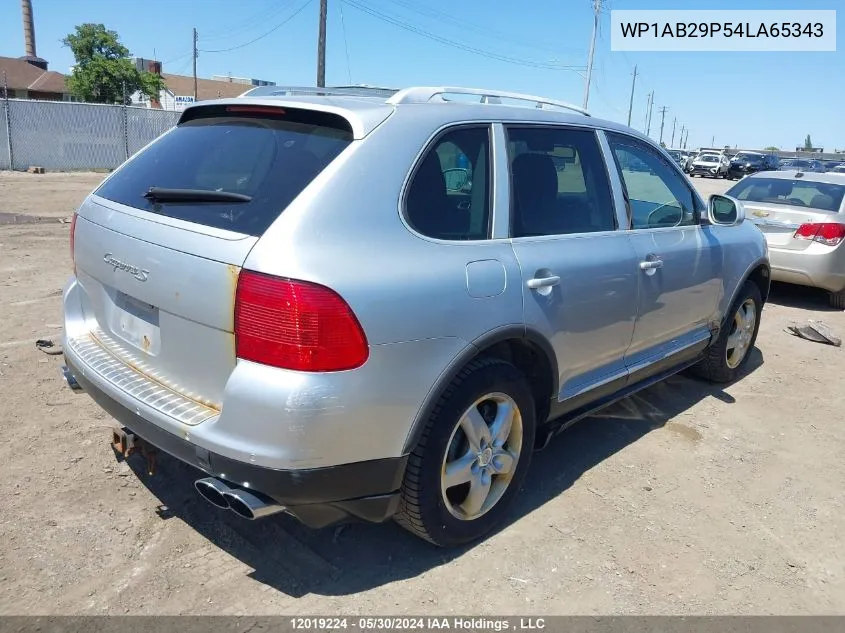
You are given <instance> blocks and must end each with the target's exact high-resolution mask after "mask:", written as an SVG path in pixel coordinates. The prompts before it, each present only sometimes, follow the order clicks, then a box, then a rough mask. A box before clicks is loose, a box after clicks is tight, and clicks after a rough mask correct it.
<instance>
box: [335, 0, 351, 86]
mask: <svg viewBox="0 0 845 633" xmlns="http://www.w3.org/2000/svg"><path fill="white" fill-rule="evenodd" d="M338 5H339V6H340V27H341V29H342V30H343V48H344V50H345V51H346V75H347V78H348V79H349V84H350V85H351V84H352V64H351V63H350V62H349V40H347V39H346V22H345V21H344V20H343V0H339V2H338Z"/></svg>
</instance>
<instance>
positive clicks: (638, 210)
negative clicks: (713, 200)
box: [607, 133, 700, 229]
mask: <svg viewBox="0 0 845 633" xmlns="http://www.w3.org/2000/svg"><path fill="white" fill-rule="evenodd" d="M607 139H608V142H609V143H610V147H611V149H612V150H613V154H614V157H615V158H616V163H617V166H618V168H619V173H620V175H621V177H622V184H623V187H624V188H625V191H626V194H627V197H628V205H629V214H630V216H631V228H633V229H653V228H661V227H672V226H690V225H694V224H697V223H698V218H697V214H698V212H699V211H700V209H699V208H698V204H697V201H696V198H695V196H694V195H693V193H692V189H690V187H689V185H688V184H687V182H686V179H685V178H684V176H682V175H681V174H680V173H678V171H677V170H676V169H675V168H674V167H672V166H671V165H670V163H669V160H668V159H667V158H665V157H663V156H661V154H660V153H659V152H658V151H657V150H656V149H654V148H651V147H649V146H648V145H647V144H646V143H643V142H642V141H639V140H637V139H635V138H632V137H629V136H625V135H623V134H615V133H608V135H607Z"/></svg>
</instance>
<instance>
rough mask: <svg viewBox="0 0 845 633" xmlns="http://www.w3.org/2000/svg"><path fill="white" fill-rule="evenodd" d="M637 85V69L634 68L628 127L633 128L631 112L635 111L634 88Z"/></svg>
mask: <svg viewBox="0 0 845 633" xmlns="http://www.w3.org/2000/svg"><path fill="white" fill-rule="evenodd" d="M636 85H637V67H636V66H634V80H633V81H632V82H631V100H630V101H628V127H631V111H632V110H633V109H634V87H635V86H636Z"/></svg>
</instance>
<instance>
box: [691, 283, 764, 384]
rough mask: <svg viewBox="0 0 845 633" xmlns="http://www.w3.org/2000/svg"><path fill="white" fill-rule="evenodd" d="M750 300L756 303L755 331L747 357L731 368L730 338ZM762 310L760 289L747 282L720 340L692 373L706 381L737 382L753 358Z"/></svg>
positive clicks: (746, 353)
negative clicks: (737, 319) (735, 321)
mask: <svg viewBox="0 0 845 633" xmlns="http://www.w3.org/2000/svg"><path fill="white" fill-rule="evenodd" d="M749 299H750V300H751V301H753V302H754V310H755V314H756V318H755V322H754V329H753V331H752V333H751V338H750V339H749V342H748V345H747V349H746V351H745V355H744V356H743V357H742V359H741V360H740V361H739V364H737V365H736V366H734V367H731V366H730V364H729V363H728V338H729V337H730V335H731V334H732V333H733V330H734V319H735V316H736V314H737V311H738V310H739V308H740V306H742V305H744V304H745V302H746V301H748V300H749ZM762 308H763V299H762V297H761V295H760V288H759V287H758V286H757V284H755V283H754V282H753V281H746V282H745V285H744V286H743V287H742V290H741V291H740V293H739V296H738V297H737V298H736V300H735V301H734V302H733V305H731V308H730V310H729V311H728V316H727V318H726V319H725V323H724V324H723V326H722V329H721V331H720V332H719V338H718V339H717V340H716V342H715V343H713V344H712V345H711V346H710V348H709V349H708V350H707V352H706V355H705V357H704V359H703V360H702V361H701V362H699V363H698V364H696V365H694V366H693V367H692V372H693V373H694V374H695V375H697V376H699V377H701V378H704V379H705V380H709V381H710V382H715V383H728V382H733V381H734V380H736V379H737V378H738V377H739V375H740V373H741V372H742V370H743V368H744V367H745V365H746V363H748V359H749V358H750V357H751V351H752V350H753V349H754V344H755V343H756V341H757V332H758V331H759V330H760V317H761V314H762Z"/></svg>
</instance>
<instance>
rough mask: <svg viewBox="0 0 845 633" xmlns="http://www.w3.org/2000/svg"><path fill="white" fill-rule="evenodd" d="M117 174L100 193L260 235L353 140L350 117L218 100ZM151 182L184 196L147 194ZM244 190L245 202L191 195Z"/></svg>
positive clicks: (170, 214) (241, 194)
mask: <svg viewBox="0 0 845 633" xmlns="http://www.w3.org/2000/svg"><path fill="white" fill-rule="evenodd" d="M186 117H191V118H189V119H188V120H185V118H183V120H182V122H181V123H180V124H179V125H178V126H177V127H176V128H175V129H173V130H171V131H170V132H168V133H167V134H165V135H164V136H162V137H161V138H160V139H158V140H157V141H156V142H155V143H153V144H152V145H151V146H149V147H148V148H147V149H146V150H144V151H143V152H142V153H141V154H139V155H138V156H136V157H135V158H134V159H133V160H132V161H131V162H129V163H127V164H126V165H125V166H124V167H122V168H121V169H120V170H118V171H117V172H115V174H113V175H112V177H111V178H109V179H108V180H107V181H106V182H105V183H103V185H102V186H101V187H100V188H99V189H98V190H97V191H96V192H95V193H96V195H98V196H101V197H103V198H106V199H108V200H112V201H114V202H119V203H121V204H126V205H129V206H132V207H136V208H138V209H143V210H145V211H151V212H153V213H157V214H159V215H163V216H167V217H171V218H176V219H179V220H186V221H188V222H195V223H197V224H202V225H205V226H210V227H214V228H219V229H226V230H229V231H236V232H238V233H246V234H248V235H255V236H260V235H261V234H262V233H264V231H265V230H266V229H267V227H269V226H270V224H271V223H272V222H273V221H274V220H275V219H276V218H277V217H278V216H279V214H280V213H281V212H282V211H284V209H285V207H287V206H288V204H290V202H291V201H293V199H294V198H295V197H296V196H297V195H299V193H300V192H301V191H302V190H303V189H304V188H305V187H306V186H307V185H308V184H309V183H310V182H311V181H312V180H313V179H314V178H315V177H316V176H317V175H318V174H319V173H320V172H321V171H322V170H323V169H325V167H326V166H327V165H328V164H329V163H331V162H332V160H334V159H335V158H336V157H337V156H338V155H339V154H340V153H341V152H342V151H343V150H344V149H345V148H346V147H347V146H348V145H349V144H350V143H351V142H352V130H351V128H350V127H349V123H348V122H347V121H346V120H345V119H343V118H342V117H339V116H336V115H331V114H326V113H321V112H313V111H308V110H291V109H282V108H276V107H260V106H246V105H244V106H240V105H238V106H211V107H207V108H199V109H197V110H196V111H188V113H186ZM150 188H156V190H160V189H164V190H180V191H181V192H182V193H181V194H180V196H181V199H179V200H175V199H172V198H167V197H164V198H162V199H157V198H149V197H145V194H146V193H147V192H148V191H150ZM191 192H199V193H200V194H201V193H202V192H225V193H231V194H238V197H239V198H240V199H238V200H218V201H214V200H211V201H210V200H208V199H207V198H208V196H207V195H206V196H205V197H206V199H205V200H203V199H202V196H201V195H197V196H196V199H192V198H191Z"/></svg>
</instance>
